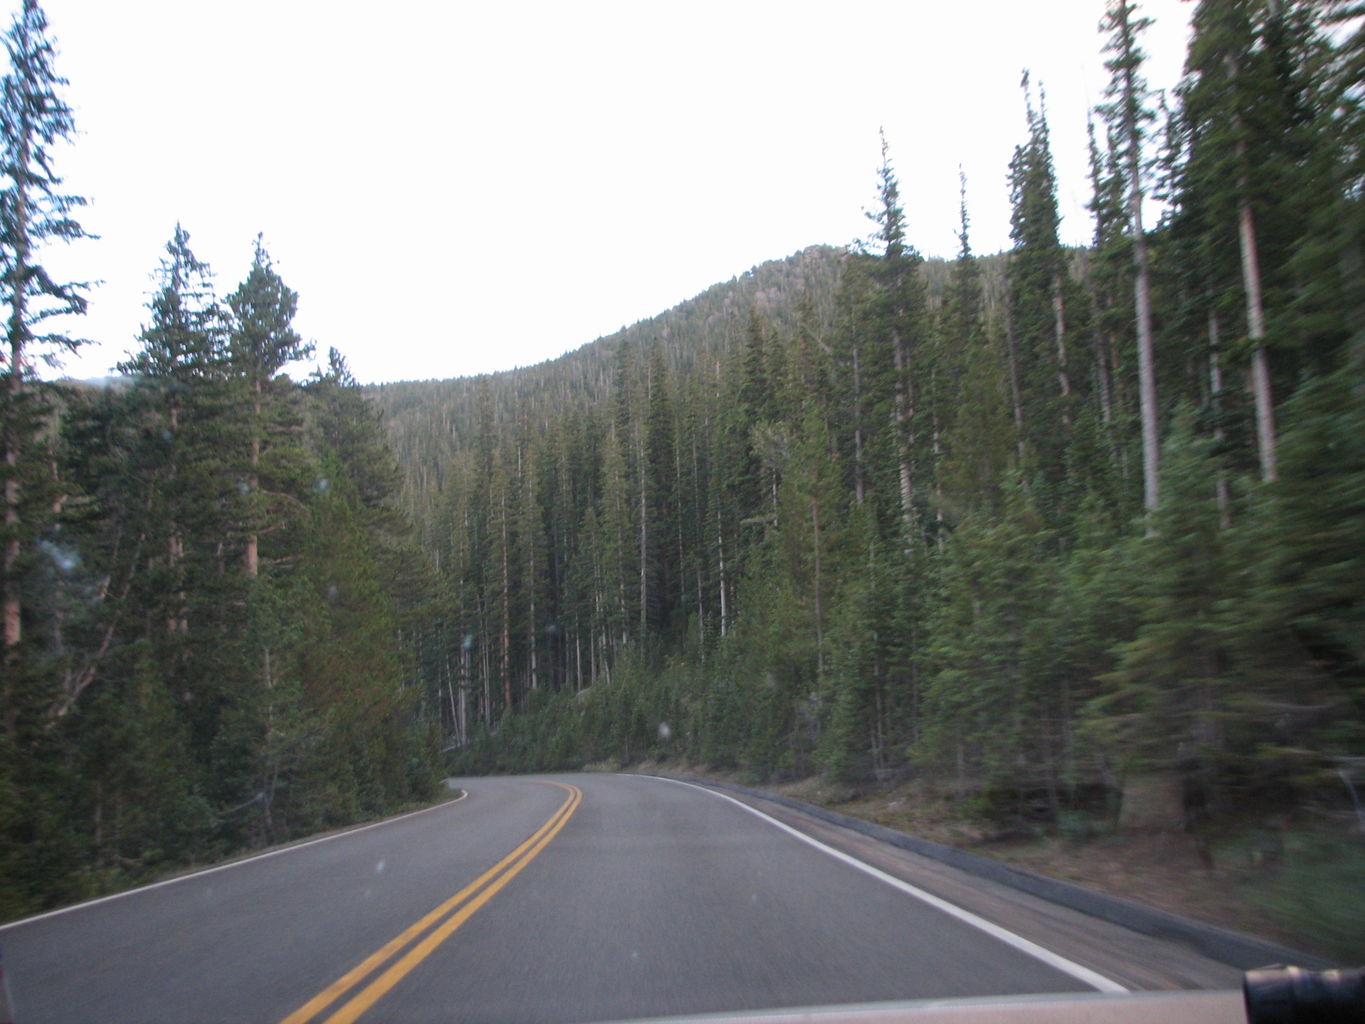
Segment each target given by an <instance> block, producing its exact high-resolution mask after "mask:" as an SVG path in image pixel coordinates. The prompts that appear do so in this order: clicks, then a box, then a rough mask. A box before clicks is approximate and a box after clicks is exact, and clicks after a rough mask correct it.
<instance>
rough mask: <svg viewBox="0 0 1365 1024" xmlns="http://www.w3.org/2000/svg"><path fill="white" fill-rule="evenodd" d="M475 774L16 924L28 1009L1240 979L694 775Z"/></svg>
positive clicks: (301, 1014) (660, 1008)
mask: <svg viewBox="0 0 1365 1024" xmlns="http://www.w3.org/2000/svg"><path fill="white" fill-rule="evenodd" d="M459 785H460V786H461V787H463V788H464V789H465V790H466V791H467V796H466V797H465V798H463V799H461V800H459V801H456V802H452V803H448V804H443V805H441V806H438V807H435V808H432V809H430V810H427V811H423V812H419V813H417V814H414V815H408V816H405V817H402V818H398V819H394V820H392V821H389V822H385V823H382V824H380V825H377V826H370V827H367V828H364V829H359V830H355V831H351V832H347V833H343V834H341V835H339V836H334V837H330V838H327V839H325V840H319V841H314V842H311V843H304V844H298V845H295V846H292V847H287V848H284V849H281V850H277V851H274V852H272V853H270V854H267V855H265V856H261V857H256V858H251V859H248V860H244V861H240V862H237V863H234V864H230V865H225V866H223V867H220V868H216V869H212V870H210V871H207V872H202V873H199V874H196V875H191V876H186V877H183V878H180V879H177V880H174V881H171V882H168V883H162V884H160V885H158V886H153V887H150V888H146V889H141V890H137V891H134V892H132V893H127V894H124V895H122V896H119V897H114V898H111V899H107V900H104V901H99V902H96V903H92V904H84V905H82V906H79V907H75V908H71V909H69V910H66V911H62V912H58V913H55V914H50V915H46V916H43V917H39V918H33V919H30V920H28V921H22V922H18V923H15V924H12V925H8V926H5V927H3V928H0V953H2V954H3V966H4V972H5V980H6V982H7V984H8V989H9V993H10V999H11V1003H12V1007H13V1011H14V1015H15V1020H17V1022H18V1024H43V1022H49V1021H50V1022H68V1024H78V1022H85V1021H89V1022H96V1021H98V1022H101V1024H116V1022H121V1021H127V1022H137V1024H152V1022H158V1021H166V1022H175V1024H186V1022H199V1021H204V1022H209V1021H232V1022H236V1021H264V1022H274V1024H314V1022H316V1024H343V1022H346V1021H353V1020H362V1021H366V1022H369V1021H375V1022H378V1021H386V1022H387V1021H397V1022H402V1021H450V1020H464V1021H472V1022H496V1021H564V1022H568V1021H591V1020H618V1019H624V1018H631V1017H643V1016H662V1015H666V1014H682V1013H703V1012H712V1011H734V1010H745V1009H760V1008H773V1007H793V1006H810V1005H828V1004H832V1003H848V1002H868V1001H879V1000H901V999H921V998H939V997H958V996H993V995H1009V994H1015V993H1047V992H1078V991H1095V990H1097V989H1102V990H1110V991H1115V990H1121V989H1122V988H1124V987H1128V988H1137V987H1144V988H1179V987H1201V986H1202V987H1222V986H1224V985H1226V984H1236V980H1235V979H1236V978H1237V977H1238V976H1237V974H1236V972H1232V971H1231V970H1223V969H1221V968H1218V967H1217V966H1216V965H1210V964H1208V963H1202V964H1201V963H1194V962H1193V961H1194V960H1195V959H1197V958H1194V957H1193V954H1187V953H1185V952H1184V951H1181V950H1160V949H1158V950H1155V952H1153V951H1151V950H1148V951H1145V952H1144V951H1141V950H1139V951H1138V952H1134V950H1133V948H1131V942H1132V941H1134V940H1132V939H1131V938H1130V937H1126V936H1125V934H1123V933H1122V929H1117V928H1110V927H1109V926H1103V927H1102V928H1101V926H1098V925H1094V924H1093V923H1087V922H1085V921H1081V920H1073V919H1071V918H1069V917H1068V916H1066V915H1065V914H1052V913H1050V912H1047V911H1046V910H1045V909H1044V910H1041V911H1040V910H1038V909H1037V908H1032V909H1030V908H1029V907H1027V906H1023V907H1013V909H1010V907H1005V908H1004V909H1002V906H1001V905H998V904H1000V903H1001V900H1003V899H1006V898H1005V897H1000V896H999V895H998V894H994V895H992V894H979V893H977V891H976V887H974V886H973V887H971V891H970V892H968V890H967V889H963V894H964V895H965V896H967V897H968V898H962V899H960V898H958V897H956V896H954V895H953V894H952V893H951V892H949V893H948V896H949V901H948V902H946V903H945V902H941V901H939V900H938V899H937V898H936V897H934V896H932V895H928V894H927V893H925V892H923V891H922V890H923V889H924V888H930V889H932V888H938V889H939V891H944V888H943V887H944V886H945V885H946V886H948V887H949V888H951V886H952V885H957V886H959V887H962V886H965V885H967V884H968V883H965V882H963V881H962V880H961V879H957V880H953V879H948V880H944V879H943V878H942V877H940V876H942V872H943V869H942V868H936V869H934V872H935V877H934V878H929V879H928V880H927V881H926V880H924V879H916V878H915V877H914V874H915V872H916V871H917V870H920V867H919V866H917V865H915V864H913V863H910V860H909V859H907V858H910V855H906V854H901V853H899V851H897V852H896V854H895V858H900V860H899V861H897V860H895V858H892V857H891V855H890V854H888V853H887V851H885V850H882V851H869V850H860V849H858V848H857V847H856V844H854V842H853V841H852V840H850V841H849V842H848V843H841V841H840V839H839V837H832V836H823V837H822V838H823V839H824V840H825V841H826V842H829V843H831V844H832V845H823V844H821V843H819V842H817V841H816V840H813V839H811V838H809V837H808V836H805V835H803V833H804V832H807V831H810V830H809V829H805V828H802V827H801V823H800V822H795V823H794V824H795V825H796V826H797V827H796V828H793V827H791V825H784V824H781V823H779V822H776V821H774V820H773V819H771V818H767V817H765V816H762V815H760V814H758V813H756V812H755V811H754V810H753V809H751V808H748V807H746V806H744V805H742V804H740V803H738V802H736V801H735V800H733V799H731V798H729V797H726V796H722V795H718V794H716V793H713V792H710V791H706V790H702V789H699V788H696V787H691V786H687V785H683V784H680V783H675V782H668V781H663V780H657V779H650V778H645V777H640V776H617V775H577V776H556V777H546V778H534V779H533V778H508V779H471V780H465V781H462V782H460V783H459ZM862 842H864V843H866V841H865V840H864V841H862ZM835 845H843V846H844V851H851V853H850V852H844V851H840V850H836V849H834V846H835ZM879 858H880V859H881V860H882V861H883V863H880V864H879V865H878V867H870V866H868V863H867V862H868V861H870V860H878V859H879ZM910 859H912V858H910ZM893 861H894V862H893ZM906 879H909V880H910V881H909V883H907V881H906ZM978 897H979V898H980V899H981V900H983V901H984V903H983V906H981V907H978V908H976V912H973V911H970V910H968V911H964V910H961V909H959V907H960V906H961V905H962V904H964V903H971V902H972V901H973V900H975V899H977V898H978ZM926 898H927V900H928V902H926ZM935 904H937V905H935ZM986 918H990V920H986ZM1095 929H1100V931H1095ZM1106 929H1107V930H1106ZM1025 932H1027V933H1028V934H1025ZM1111 933H1112V934H1111ZM1142 941H1144V942H1145V941H1149V940H1142ZM1106 944H1108V948H1106ZM1139 960H1140V961H1142V962H1143V964H1144V966H1143V967H1142V969H1141V970H1137V969H1136V968H1134V969H1133V970H1131V971H1129V974H1130V975H1132V976H1130V977H1124V976H1122V975H1123V973H1124V969H1125V965H1131V964H1134V963H1135V962H1137V961H1139ZM1152 964H1155V966H1151V965H1152ZM1220 972H1221V973H1220ZM3 1009H4V1007H3V1005H2V1004H0V1013H2V1012H3ZM0 1019H3V1017H2V1016H0Z"/></svg>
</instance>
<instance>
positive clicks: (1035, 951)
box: [646, 775, 1128, 992]
mask: <svg viewBox="0 0 1365 1024" xmlns="http://www.w3.org/2000/svg"><path fill="white" fill-rule="evenodd" d="M646 777H647V778H651V779H658V780H659V781H661V782H672V783H675V784H677V785H679V786H686V787H688V788H689V789H698V790H701V791H702V792H703V793H710V794H711V795H712V796H715V797H720V799H722V800H728V801H730V803H732V804H734V805H735V806H736V807H740V808H743V809H744V810H746V811H748V812H749V813H750V814H752V815H754V816H755V817H758V818H762V819H763V820H764V821H766V822H767V823H768V824H769V825H772V826H774V827H775V828H780V829H781V830H782V831H783V832H786V833H787V834H788V835H792V836H795V837H796V838H797V839H799V840H801V841H802V842H803V843H806V844H808V845H810V846H813V847H815V848H816V849H817V850H820V851H822V852H823V853H827V854H829V855H830V856H831V857H833V858H834V859H835V860H839V861H843V862H844V863H845V864H847V865H849V866H850V867H854V868H857V869H858V870H859V871H861V872H863V873H864V874H867V875H871V876H872V877H873V878H875V879H877V880H878V881H882V882H885V883H886V884H887V885H889V886H891V887H892V888H893V889H899V890H900V891H901V892H903V893H905V894H906V895H908V896H913V897H914V898H915V899H917V900H920V901H922V902H924V903H927V904H929V906H931V907H933V908H935V909H936V910H941V911H943V913H945V914H948V915H949V916H950V917H955V918H957V919H958V920H959V921H961V922H963V923H964V924H968V925H971V926H972V927H973V928H977V929H979V930H981V931H983V932H985V933H986V934H987V935H990V936H991V937H993V938H996V939H999V940H1000V941H1001V942H1003V943H1005V945H1007V946H1012V947H1013V948H1014V949H1017V950H1019V951H1020V952H1021V953H1026V954H1028V955H1029V956H1031V957H1033V958H1034V959H1036V960H1041V961H1042V962H1043V963H1045V964H1047V965H1048V966H1049V967H1053V968H1056V969H1057V970H1059V971H1061V972H1062V973H1064V974H1069V975H1071V977H1073V978H1075V979H1076V980H1077V981H1083V982H1085V983H1086V984H1087V985H1089V986H1091V987H1092V988H1095V989H1098V990H1099V991H1101V992H1127V991H1128V989H1127V988H1125V987H1124V986H1122V985H1120V984H1119V983H1118V982H1117V981H1114V980H1113V979H1112V978H1107V977H1105V976H1104V975H1103V974H1100V973H1099V972H1098V971H1092V970H1091V969H1090V968H1089V967H1084V966H1082V965H1081V964H1078V963H1076V962H1075V961H1074V960H1068V959H1067V958H1066V957H1064V956H1062V955H1060V954H1059V953H1054V952H1052V950H1050V949H1046V948H1044V947H1043V946H1040V945H1038V943H1036V942H1032V941H1030V940H1029V939H1026V938H1024V937H1023V936H1022V935H1017V934H1015V933H1014V932H1012V931H1010V930H1009V929H1007V928H1002V927H1000V926H999V925H998V924H994V923H992V922H990V921H987V920H986V919H985V918H984V917H978V916H977V915H976V914H973V913H972V912H971V911H970V910H964V909H963V908H962V907H959V906H958V905H957V904H955V903H949V902H948V901H947V900H945V899H942V898H940V897H938V896H935V895H934V894H933V893H929V892H925V891H924V890H923V889H921V888H919V887H918V886H914V885H911V884H910V883H909V882H906V881H904V880H902V879H900V878H897V877H896V876H895V875H889V874H887V873H886V872H885V871H882V870H881V869H880V868H874V867H873V866H872V865H871V864H867V863H864V862H863V861H861V860H859V859H858V858H857V857H854V856H851V855H850V854H847V853H844V852H843V851H842V850H836V849H835V848H834V847H832V846H826V845H825V844H824V843H822V842H820V840H818V839H814V838H812V837H810V836H808V835H806V834H805V833H804V832H801V831H799V830H797V829H794V828H792V827H791V826H790V825H787V824H785V823H784V822H781V821H778V820H777V819H776V818H773V817H770V816H768V815H766V814H764V813H763V812H762V811H760V810H758V809H757V808H755V807H750V806H749V805H748V804H746V803H744V802H743V801H742V800H736V799H735V798H734V797H732V796H729V795H727V794H725V793H719V792H717V791H716V790H714V789H708V788H707V787H705V786H698V785H696V784H694V783H691V782H682V781H680V780H678V779H664V778H661V777H660V776H657V775H650V776H646Z"/></svg>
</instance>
